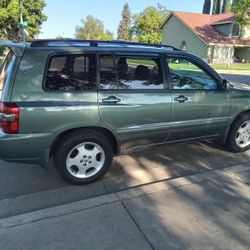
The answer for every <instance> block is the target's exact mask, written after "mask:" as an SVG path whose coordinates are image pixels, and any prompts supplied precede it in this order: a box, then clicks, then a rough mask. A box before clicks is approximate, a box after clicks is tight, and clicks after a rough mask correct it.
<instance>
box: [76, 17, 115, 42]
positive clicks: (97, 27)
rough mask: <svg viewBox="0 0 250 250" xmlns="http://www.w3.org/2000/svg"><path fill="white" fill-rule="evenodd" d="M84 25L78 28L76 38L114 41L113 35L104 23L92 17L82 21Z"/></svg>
mask: <svg viewBox="0 0 250 250" xmlns="http://www.w3.org/2000/svg"><path fill="white" fill-rule="evenodd" d="M81 23H82V25H81V26H76V29H75V31H76V33H75V36H76V38H78V39H87V40H112V39H113V34H112V33H111V32H110V31H108V30H105V28H104V25H103V22H102V21H101V20H99V19H97V18H95V17H93V16H91V15H89V16H87V18H86V20H83V19H82V20H81Z"/></svg>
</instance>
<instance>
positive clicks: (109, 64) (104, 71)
mask: <svg viewBox="0 0 250 250" xmlns="http://www.w3.org/2000/svg"><path fill="white" fill-rule="evenodd" d="M99 88H100V89H117V75H116V71H115V65H114V58H113V56H112V55H100V85H99Z"/></svg>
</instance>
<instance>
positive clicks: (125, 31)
mask: <svg viewBox="0 0 250 250" xmlns="http://www.w3.org/2000/svg"><path fill="white" fill-rule="evenodd" d="M117 39H121V40H130V39H131V13H130V10H129V5H128V3H126V4H125V5H124V6H123V11H122V20H121V21H120V23H119V26H118V32H117Z"/></svg>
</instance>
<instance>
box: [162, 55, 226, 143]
mask: <svg viewBox="0 0 250 250" xmlns="http://www.w3.org/2000/svg"><path fill="white" fill-rule="evenodd" d="M166 61H167V64H168V69H169V74H170V79H171V80H170V81H171V88H172V102H173V121H172V130H171V135H170V138H169V140H183V139H191V138H199V137H201V138H202V137H207V136H209V137H210V136H219V135H222V134H224V133H225V129H226V127H227V124H228V119H229V109H230V100H229V95H228V92H227V91H226V90H223V89H222V88H221V86H220V84H221V83H220V80H219V79H218V76H217V75H216V73H215V72H213V70H210V69H209V67H208V66H207V65H206V64H205V63H204V62H203V61H202V60H199V59H198V58H196V57H192V56H190V57H189V56H180V55H176V56H169V57H167V59H166ZM216 76H217V77H216Z"/></svg>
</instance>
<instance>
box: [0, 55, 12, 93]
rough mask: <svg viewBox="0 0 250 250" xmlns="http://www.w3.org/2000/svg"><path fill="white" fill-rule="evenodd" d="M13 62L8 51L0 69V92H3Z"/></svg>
mask: <svg viewBox="0 0 250 250" xmlns="http://www.w3.org/2000/svg"><path fill="white" fill-rule="evenodd" d="M12 62H14V55H13V53H12V51H9V52H8V53H7V55H6V56H5V58H4V60H3V63H2V65H1V69H0V91H1V90H3V88H4V84H5V82H6V78H7V76H8V75H9V74H10V73H11V68H12V67H11V65H12Z"/></svg>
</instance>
